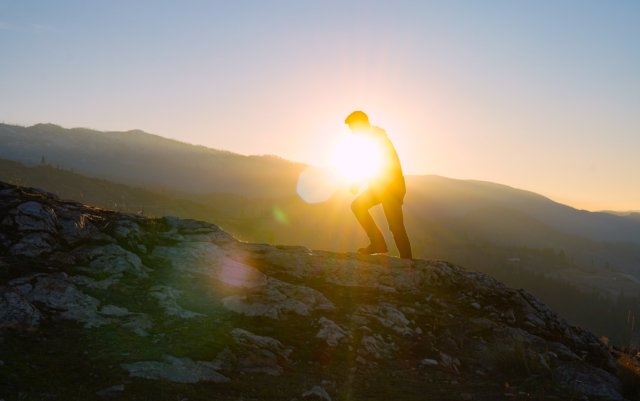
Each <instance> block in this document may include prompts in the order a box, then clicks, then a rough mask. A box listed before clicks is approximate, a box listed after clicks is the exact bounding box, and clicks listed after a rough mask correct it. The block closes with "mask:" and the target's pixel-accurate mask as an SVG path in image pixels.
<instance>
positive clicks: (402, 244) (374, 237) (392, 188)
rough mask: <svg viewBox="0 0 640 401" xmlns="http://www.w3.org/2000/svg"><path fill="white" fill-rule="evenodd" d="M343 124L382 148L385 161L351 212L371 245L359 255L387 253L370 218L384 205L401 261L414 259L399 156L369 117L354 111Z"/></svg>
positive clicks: (352, 205) (381, 238) (354, 203)
mask: <svg viewBox="0 0 640 401" xmlns="http://www.w3.org/2000/svg"><path fill="white" fill-rule="evenodd" d="M344 122H345V124H347V125H348V126H349V128H350V129H351V131H352V132H353V133H354V134H362V135H367V137H368V138H370V139H371V140H373V141H374V142H375V143H376V144H377V145H378V146H379V148H380V151H381V152H380V153H381V159H382V160H381V166H380V169H379V171H378V172H377V174H376V175H375V176H374V177H372V178H371V179H370V181H369V186H368V187H367V189H366V190H365V191H364V192H362V193H361V194H360V195H359V196H358V197H357V198H356V199H355V200H354V201H353V203H352V204H351V210H353V213H354V214H355V215H356V218H357V219H358V222H360V225H361V226H362V228H364V230H365V231H366V233H367V236H368V237H369V240H370V241H371V243H370V244H369V246H367V247H365V248H360V249H358V253H361V254H367V255H371V254H374V253H386V252H387V251H388V250H387V244H386V242H385V240H384V236H383V235H382V233H381V232H380V229H379V228H378V226H377V225H376V223H375V221H373V218H372V217H371V215H370V214H369V209H371V208H372V207H373V206H376V205H378V204H382V208H383V209H384V214H385V216H386V218H387V222H388V223H389V229H390V230H391V233H392V234H393V239H394V240H395V242H396V246H397V247H398V252H399V253H400V257H401V258H403V259H412V254H411V244H410V243H409V237H408V236H407V230H406V229H405V227H404V217H403V215H402V203H403V200H404V195H405V193H406V188H405V182H404V175H403V174H402V166H401V165H400V159H399V158H398V153H397V152H396V149H395V148H394V147H393V144H392V143H391V141H390V140H389V138H388V137H387V133H386V132H385V131H384V130H383V129H381V128H378V127H373V126H371V124H370V123H369V117H367V115H366V114H365V113H364V112H362V111H354V112H353V113H351V114H349V116H348V117H347V118H346V119H345V120H344Z"/></svg>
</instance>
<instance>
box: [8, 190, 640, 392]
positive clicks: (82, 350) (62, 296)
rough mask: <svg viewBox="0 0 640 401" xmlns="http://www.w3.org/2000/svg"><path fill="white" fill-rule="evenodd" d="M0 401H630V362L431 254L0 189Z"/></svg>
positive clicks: (510, 292)
mask: <svg viewBox="0 0 640 401" xmlns="http://www.w3.org/2000/svg"><path fill="white" fill-rule="evenodd" d="M0 255H1V256H0V400H7V401H8V400H87V399H122V400H149V399H154V400H234V401H236V400H501V399H506V400H587V399H588V400H623V399H638V389H639V388H640V384H639V382H638V371H639V369H638V365H637V359H636V358H635V357H634V355H631V354H625V353H622V352H620V351H618V350H615V349H611V348H609V347H607V346H606V345H604V344H602V343H601V342H599V341H598V339H597V338H596V337H594V335H592V334H591V333H589V332H587V331H585V330H582V329H580V328H577V327H573V326H571V325H569V324H567V323H566V322H565V321H563V320H562V319H560V318H559V317H558V316H557V315H556V314H555V313H554V312H553V311H551V310H549V309H548V308H547V307H546V306H545V305H543V304H542V303H541V302H540V301H538V300H537V299H536V298H534V297H533V296H531V295H530V294H528V293H526V292H525V291H523V290H515V289H511V288H507V287H505V286H504V285H502V284H501V283H499V282H497V281H496V280H494V279H492V278H491V277H488V276H486V275H484V274H481V273H475V272H468V271H465V270H464V269H463V268H461V267H458V266H454V265H451V264H449V263H447V262H444V261H424V260H417V261H415V262H414V263H412V264H409V263H406V262H404V261H402V260H399V259H396V258H392V257H386V256H370V257H363V256H357V255H354V254H337V253H331V252H323V251H310V250H308V249H306V248H301V247H286V246H273V245H265V244H250V243H243V242H240V241H237V240H235V239H234V238H232V237H231V236H229V235H228V234H227V233H225V232H224V231H222V230H221V229H219V228H218V227H216V226H215V225H213V224H209V223H204V222H198V221H192V220H179V219H176V218H171V217H164V218H160V219H149V218H145V217H143V216H138V215H131V214H122V213H116V212H112V211H108V210H101V209H96V208H92V207H89V206H85V205H82V204H79V203H74V202H68V201H61V200H59V199H57V198H56V197H55V196H54V195H52V194H48V193H45V192H42V191H38V190H35V189H28V188H17V187H14V186H10V185H8V184H2V183H0Z"/></svg>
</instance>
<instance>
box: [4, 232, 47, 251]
mask: <svg viewBox="0 0 640 401" xmlns="http://www.w3.org/2000/svg"><path fill="white" fill-rule="evenodd" d="M53 249H55V239H54V237H53V236H52V235H51V234H49V233H47V232H30V233H27V234H26V235H24V236H23V237H22V238H20V240H18V242H16V243H15V244H13V245H12V246H11V248H10V250H9V251H10V252H11V254H13V255H16V256H29V257H36V256H40V255H42V254H45V253H48V252H51V251H52V250H53Z"/></svg>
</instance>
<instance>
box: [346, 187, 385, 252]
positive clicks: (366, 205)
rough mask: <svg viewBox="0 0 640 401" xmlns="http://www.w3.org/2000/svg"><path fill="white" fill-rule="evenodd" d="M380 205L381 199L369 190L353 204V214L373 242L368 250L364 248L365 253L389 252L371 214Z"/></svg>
mask: <svg viewBox="0 0 640 401" xmlns="http://www.w3.org/2000/svg"><path fill="white" fill-rule="evenodd" d="M379 203H380V200H379V198H378V197H377V196H376V194H375V193H374V192H373V191H372V190H370V189H367V190H366V191H364V192H363V193H361V194H360V195H359V196H358V197H357V198H356V199H355V200H354V201H353V202H352V203H351V210H352V211H353V214H354V215H355V216H356V219H358V222H359V223H360V225H361V226H362V228H364V231H365V232H366V233H367V236H368V237H369V240H370V241H371V245H369V247H367V248H363V249H362V251H363V253H383V252H387V244H386V242H385V240H384V236H383V235H382V232H380V229H379V228H378V226H377V225H376V222H375V221H374V220H373V217H371V214H369V209H371V208H372V207H373V206H375V205H377V204H379Z"/></svg>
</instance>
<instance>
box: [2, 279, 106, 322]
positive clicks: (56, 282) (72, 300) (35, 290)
mask: <svg viewBox="0 0 640 401" xmlns="http://www.w3.org/2000/svg"><path fill="white" fill-rule="evenodd" d="M10 284H12V285H13V286H14V288H16V289H17V290H18V291H20V292H21V293H22V295H23V296H24V297H25V298H26V299H28V300H29V302H31V303H36V304H42V305H44V306H45V307H46V308H48V309H50V310H51V311H52V312H54V313H55V314H57V315H58V316H60V317H62V318H64V319H70V320H76V321H79V322H83V323H84V324H85V327H97V326H101V325H104V324H107V323H108V322H109V320H108V319H105V318H103V317H102V316H100V315H99V314H98V305H99V304H100V302H99V301H98V300H97V299H95V298H93V297H91V296H89V295H87V294H84V293H83V292H82V291H80V290H78V288H76V286H75V285H74V284H73V283H72V282H71V281H70V280H69V279H68V278H67V276H66V275H65V274H64V273H56V274H53V275H47V274H38V275H34V276H31V277H27V278H21V279H16V280H12V281H11V282H10Z"/></svg>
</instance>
